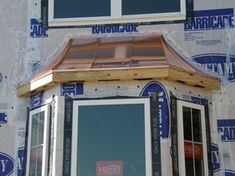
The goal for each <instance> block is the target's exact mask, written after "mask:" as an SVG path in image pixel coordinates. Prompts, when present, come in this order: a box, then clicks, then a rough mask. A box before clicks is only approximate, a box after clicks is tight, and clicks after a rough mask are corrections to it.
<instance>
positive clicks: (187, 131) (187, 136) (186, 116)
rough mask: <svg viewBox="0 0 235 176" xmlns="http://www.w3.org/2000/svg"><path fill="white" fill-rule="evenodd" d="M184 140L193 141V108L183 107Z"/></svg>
mask: <svg viewBox="0 0 235 176" xmlns="http://www.w3.org/2000/svg"><path fill="white" fill-rule="evenodd" d="M183 124H184V140H189V141H192V126H191V108H188V107H183Z"/></svg>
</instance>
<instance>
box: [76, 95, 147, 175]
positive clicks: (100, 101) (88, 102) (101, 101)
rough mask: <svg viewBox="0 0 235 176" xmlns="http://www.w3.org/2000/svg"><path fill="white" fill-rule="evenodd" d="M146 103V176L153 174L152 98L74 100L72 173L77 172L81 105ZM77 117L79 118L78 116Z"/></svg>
mask: <svg viewBox="0 0 235 176" xmlns="http://www.w3.org/2000/svg"><path fill="white" fill-rule="evenodd" d="M125 104H126V105H128V104H143V105H144V121H145V124H144V128H145V134H144V135H145V169H146V176H151V175H152V142H151V112H150V98H124V99H98V100H97V99H92V100H75V101H73V116H72V117H73V118H72V152H71V175H76V173H77V147H78V146H77V143H78V142H77V141H78V140H77V139H78V137H77V131H78V118H79V114H78V112H79V106H94V105H97V106H98V105H125ZM76 117H77V118H76Z"/></svg>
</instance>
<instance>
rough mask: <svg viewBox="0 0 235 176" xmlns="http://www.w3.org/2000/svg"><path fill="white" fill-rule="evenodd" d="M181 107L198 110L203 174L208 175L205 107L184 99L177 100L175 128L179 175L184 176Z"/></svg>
mask: <svg viewBox="0 0 235 176" xmlns="http://www.w3.org/2000/svg"><path fill="white" fill-rule="evenodd" d="M183 107H187V108H193V109H197V110H199V111H200V115H201V116H200V117H201V130H202V145H203V166H204V176H208V156H207V140H206V122H205V109H204V106H203V105H199V104H194V103H190V102H186V101H181V100H177V117H178V120H177V129H178V152H179V154H178V156H179V157H178V159H179V173H180V176H186V167H185V150H184V124H183Z"/></svg>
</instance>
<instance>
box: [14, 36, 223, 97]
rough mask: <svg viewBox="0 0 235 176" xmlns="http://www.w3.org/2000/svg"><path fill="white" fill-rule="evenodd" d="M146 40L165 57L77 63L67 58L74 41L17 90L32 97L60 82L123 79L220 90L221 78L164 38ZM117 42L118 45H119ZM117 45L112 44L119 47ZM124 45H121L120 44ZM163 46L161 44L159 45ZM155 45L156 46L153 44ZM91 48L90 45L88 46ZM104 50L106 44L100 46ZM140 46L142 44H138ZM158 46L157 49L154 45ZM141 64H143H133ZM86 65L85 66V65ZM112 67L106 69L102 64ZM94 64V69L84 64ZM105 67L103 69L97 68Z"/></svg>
mask: <svg viewBox="0 0 235 176" xmlns="http://www.w3.org/2000/svg"><path fill="white" fill-rule="evenodd" d="M145 41H148V42H149V41H151V42H152V41H153V42H154V41H155V42H158V44H157V45H156V47H159V46H160V47H162V49H163V50H164V56H159V57H156V58H150V59H149V58H148V57H147V58H146V57H143V58H131V59H130V58H119V59H112V60H110V59H109V60H106V59H101V60H92V61H91V62H92V63H90V60H88V61H87V60H83V61H81V60H78V59H77V60H73V59H68V58H66V56H67V55H68V54H69V53H70V52H73V51H74V50H77V49H78V48H75V45H73V40H70V41H69V42H68V44H67V46H66V47H65V49H64V51H63V52H62V53H61V54H60V56H59V57H58V58H57V59H56V60H55V61H54V62H53V63H52V64H51V65H49V66H48V67H47V68H46V69H45V70H44V71H42V72H41V73H39V74H37V75H36V76H35V77H34V78H33V79H32V80H30V81H29V82H27V83H26V84H23V85H20V86H19V87H18V88H17V93H18V95H19V96H28V95H31V94H34V93H36V92H40V91H43V90H45V89H47V88H49V87H52V86H55V85H57V84H60V83H69V82H86V81H92V82H94V81H121V80H123V81H124V80H145V79H157V80H169V81H176V82H180V83H184V84H187V85H190V86H195V87H201V88H204V89H208V90H217V89H219V86H220V82H219V79H218V78H216V77H214V76H211V75H209V74H205V73H203V72H201V71H199V70H197V69H196V68H195V67H193V66H192V65H190V64H189V63H187V62H186V61H184V59H182V58H181V57H180V56H179V54H178V53H176V52H175V51H174V50H173V49H172V48H171V47H170V46H169V45H168V44H167V43H166V42H165V40H164V38H163V37H162V36H157V37H151V39H149V38H148V39H147V40H143V41H142V40H141V42H142V43H141V46H142V45H144V42H145ZM116 43H117V42H116ZM116 43H115V42H114V43H112V45H115V44H116ZM119 44H120V42H119ZM159 44H160V45H159ZM151 45H152V44H151ZM88 46H89V45H88ZM99 47H103V45H102V44H101V45H99ZM137 47H138V45H137ZM154 47H155V46H154ZM133 61H134V62H140V63H141V64H140V65H137V66H136V65H131V63H132V62H133ZM120 62H121V63H123V62H124V63H128V64H127V65H124V66H117V67H110V65H109V64H110V63H111V64H112V63H113V64H114V65H115V64H116V63H120ZM84 63H85V64H84ZM104 63H105V64H108V66H103V67H102V64H104ZM89 64H90V65H93V66H94V67H93V68H91V67H90V68H86V67H82V68H81V65H85V66H87V65H89ZM96 64H98V65H99V64H101V67H100V66H99V67H96Z"/></svg>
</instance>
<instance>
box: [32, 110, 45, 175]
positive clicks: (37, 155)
mask: <svg viewBox="0 0 235 176" xmlns="http://www.w3.org/2000/svg"><path fill="white" fill-rule="evenodd" d="M31 123H32V124H31V125H32V126H31V128H32V130H31V144H30V146H31V148H30V161H29V175H30V176H39V175H41V174H42V150H43V135H44V111H42V112H40V113H37V114H34V115H32V121H31Z"/></svg>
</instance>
